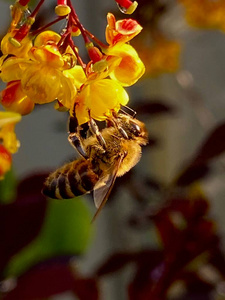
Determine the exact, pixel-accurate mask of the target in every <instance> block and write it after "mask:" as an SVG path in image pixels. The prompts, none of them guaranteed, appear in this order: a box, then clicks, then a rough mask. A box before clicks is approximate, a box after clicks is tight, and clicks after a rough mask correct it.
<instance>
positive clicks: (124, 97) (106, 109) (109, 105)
mask: <svg viewBox="0 0 225 300" xmlns="http://www.w3.org/2000/svg"><path fill="white" fill-rule="evenodd" d="M128 100H129V97H128V94H127V93H126V91H125V90H124V88H123V87H122V86H121V85H120V84H119V83H118V82H116V81H114V80H111V79H100V80H95V81H91V82H90V83H87V84H85V85H84V86H83V88H82V89H81V92H80V93H79V94H78V95H77V97H76V100H75V113H76V117H77V119H78V123H79V124H83V123H85V122H87V121H89V119H90V118H89V113H90V116H91V117H92V118H94V119H96V120H99V121H103V120H105V119H106V118H107V117H110V116H111V115H112V113H113V111H116V112H117V111H118V110H119V109H120V106H121V105H126V104H127V102H128Z"/></svg>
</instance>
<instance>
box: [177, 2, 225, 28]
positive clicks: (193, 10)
mask: <svg viewBox="0 0 225 300" xmlns="http://www.w3.org/2000/svg"><path fill="white" fill-rule="evenodd" d="M179 2H181V3H182V4H183V5H184V7H185V9H186V11H185V15H186V19H187V21H188V23H189V24H190V25H191V26H194V27H198V28H212V29H213V28H214V29H220V30H223V31H225V20H224V14H225V2H224V0H217V1H212V0H188V1H187V0H179Z"/></svg>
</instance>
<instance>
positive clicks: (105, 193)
mask: <svg viewBox="0 0 225 300" xmlns="http://www.w3.org/2000/svg"><path fill="white" fill-rule="evenodd" d="M124 157H125V155H121V156H120V157H119V159H118V160H117V163H116V164H115V165H114V166H113V167H112V168H111V170H110V171H109V173H108V174H107V175H106V176H104V177H101V178H100V179H99V181H98V182H97V183H96V185H95V188H94V202H95V206H96V207H97V211H96V213H95V215H94V217H93V219H92V222H93V221H94V220H95V219H96V217H97V215H98V214H99V212H100V211H101V210H102V208H103V206H104V205H105V203H106V201H107V200H108V197H109V195H110V193H111V190H112V188H113V185H114V183H115V180H116V177H117V173H118V170H119V167H120V165H121V162H122V161H123V159H124Z"/></svg>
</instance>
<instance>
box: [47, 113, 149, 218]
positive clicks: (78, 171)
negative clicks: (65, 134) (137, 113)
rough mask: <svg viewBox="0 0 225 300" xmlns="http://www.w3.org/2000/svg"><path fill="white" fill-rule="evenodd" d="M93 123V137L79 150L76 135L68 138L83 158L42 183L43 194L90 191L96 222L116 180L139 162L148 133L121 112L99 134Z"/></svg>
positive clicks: (64, 195) (54, 195) (59, 195)
mask: <svg viewBox="0 0 225 300" xmlns="http://www.w3.org/2000/svg"><path fill="white" fill-rule="evenodd" d="M93 122H94V120H92V121H91V130H90V131H91V132H92V133H93V132H94V134H92V135H91V136H89V137H87V138H85V139H83V140H82V147H81V145H80V141H79V139H78V138H77V134H76V133H71V134H70V135H69V141H70V143H71V144H72V145H73V146H74V147H75V148H77V149H78V151H79V153H80V154H81V155H82V157H80V158H79V159H77V160H75V161H72V162H70V163H67V164H65V165H64V166H62V167H60V168H59V169H57V170H56V171H55V172H53V173H51V174H50V175H49V177H48V178H47V179H46V181H45V183H44V187H43V194H44V195H46V196H48V197H50V198H54V199H68V198H74V197H75V196H79V195H83V194H86V193H88V192H91V191H93V197H94V202H95V206H96V208H97V211H96V213H95V215H94V218H93V219H95V218H96V216H97V215H98V214H99V212H100V211H101V209H102V208H103V206H104V205H105V203H106V201H107V199H108V197H109V194H110V192H111V190H112V188H113V185H114V182H115V179H116V177H118V176H122V175H124V174H125V173H126V172H128V171H129V170H130V169H131V168H133V167H134V166H135V165H136V164H137V163H138V161H139V160H140V157H141V152H142V149H141V146H143V145H146V144H147V142H148V134H147V130H146V127H145V125H144V123H142V122H141V121H139V120H137V119H136V118H133V117H131V116H130V115H126V114H124V113H119V114H118V115H117V117H116V119H115V120H113V122H112V120H111V121H109V123H111V126H109V127H106V128H104V129H102V130H101V131H99V130H98V127H97V125H96V123H93ZM89 125H90V124H89ZM78 141H79V142H78Z"/></svg>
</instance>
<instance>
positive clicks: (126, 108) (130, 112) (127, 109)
mask: <svg viewBox="0 0 225 300" xmlns="http://www.w3.org/2000/svg"><path fill="white" fill-rule="evenodd" d="M120 110H121V111H122V113H124V114H126V115H129V116H131V117H132V118H135V117H136V115H137V112H136V111H135V110H133V109H132V108H130V107H129V106H126V105H121V108H120Z"/></svg>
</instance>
